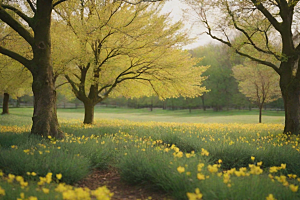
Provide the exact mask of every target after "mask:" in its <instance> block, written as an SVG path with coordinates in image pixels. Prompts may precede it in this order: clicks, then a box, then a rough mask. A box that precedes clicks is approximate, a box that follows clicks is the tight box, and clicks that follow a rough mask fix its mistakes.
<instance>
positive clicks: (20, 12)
mask: <svg viewBox="0 0 300 200" xmlns="http://www.w3.org/2000/svg"><path fill="white" fill-rule="evenodd" d="M0 7H2V8H4V9H8V10H11V11H13V12H14V13H16V14H17V15H19V16H20V17H21V18H22V19H23V20H24V21H25V22H27V24H28V25H29V26H30V27H32V18H30V17H28V16H27V15H25V14H24V13H23V12H22V11H20V10H19V9H17V8H15V7H13V6H10V5H4V4H1V5H0Z"/></svg>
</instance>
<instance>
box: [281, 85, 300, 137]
mask: <svg viewBox="0 0 300 200" xmlns="http://www.w3.org/2000/svg"><path fill="white" fill-rule="evenodd" d="M280 87H281V92H282V98H283V102H284V109H285V127H284V133H291V134H294V135H299V133H300V81H299V80H297V79H293V80H292V81H289V84H285V81H284V80H282V79H281V81H280Z"/></svg>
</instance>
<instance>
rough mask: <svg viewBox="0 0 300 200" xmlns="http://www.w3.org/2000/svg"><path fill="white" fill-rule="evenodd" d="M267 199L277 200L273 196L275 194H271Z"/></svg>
mask: <svg viewBox="0 0 300 200" xmlns="http://www.w3.org/2000/svg"><path fill="white" fill-rule="evenodd" d="M266 200H276V199H275V198H274V196H273V194H269V196H267V197H266Z"/></svg>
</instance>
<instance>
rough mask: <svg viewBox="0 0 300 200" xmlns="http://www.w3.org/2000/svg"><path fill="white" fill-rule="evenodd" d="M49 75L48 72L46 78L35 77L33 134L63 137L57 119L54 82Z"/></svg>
mask: <svg viewBox="0 0 300 200" xmlns="http://www.w3.org/2000/svg"><path fill="white" fill-rule="evenodd" d="M48 76H49V75H47V74H46V75H44V76H43V77H44V78H40V77H41V76H39V77H34V78H33V83H32V91H33V94H34V112H33V117H32V121H33V124H32V128H31V134H36V135H42V136H44V137H48V136H51V137H55V138H62V137H63V133H62V131H61V130H60V129H59V125H58V120H57V112H56V92H55V89H54V83H53V81H52V80H51V78H49V77H48ZM49 79H50V80H49Z"/></svg>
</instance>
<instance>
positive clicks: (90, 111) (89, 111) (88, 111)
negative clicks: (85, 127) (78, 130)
mask: <svg viewBox="0 0 300 200" xmlns="http://www.w3.org/2000/svg"><path fill="white" fill-rule="evenodd" d="M83 104H84V120H83V123H84V124H93V123H94V108H95V104H93V103H92V102H90V101H85V102H83Z"/></svg>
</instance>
